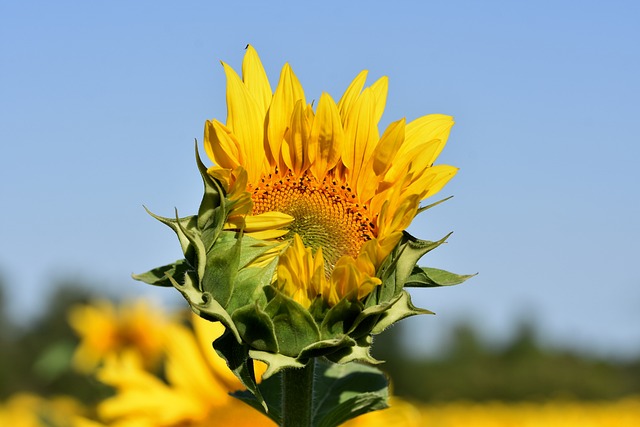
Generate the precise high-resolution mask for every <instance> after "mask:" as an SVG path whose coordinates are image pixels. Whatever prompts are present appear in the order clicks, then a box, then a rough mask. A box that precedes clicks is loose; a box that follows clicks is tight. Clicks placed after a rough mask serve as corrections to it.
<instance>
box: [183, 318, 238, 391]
mask: <svg viewBox="0 0 640 427" xmlns="http://www.w3.org/2000/svg"><path fill="white" fill-rule="evenodd" d="M191 324H192V325H193V329H194V334H195V337H196V340H197V342H198V345H199V346H200V348H201V349H202V354H203V355H204V357H205V359H206V360H207V363H208V364H209V366H210V367H211V369H212V371H213V372H214V374H215V375H216V377H217V378H218V379H219V380H220V381H222V382H223V383H224V384H225V385H226V389H227V390H228V391H235V390H239V389H241V388H242V383H241V382H240V381H239V380H238V378H237V377H236V376H235V375H234V374H233V372H231V370H230V369H229V368H228V366H227V362H226V361H225V360H224V359H223V358H222V357H220V356H218V353H216V352H215V351H211V343H212V342H213V341H215V340H216V339H217V338H219V337H220V336H221V335H222V334H223V333H224V326H223V325H222V323H220V322H210V321H208V320H205V319H203V318H202V317H200V316H198V315H196V314H193V313H192V315H191Z"/></svg>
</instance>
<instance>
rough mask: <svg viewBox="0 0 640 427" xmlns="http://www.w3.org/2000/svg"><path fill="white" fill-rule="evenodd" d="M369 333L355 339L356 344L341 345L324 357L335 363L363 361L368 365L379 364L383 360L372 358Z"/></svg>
mask: <svg viewBox="0 0 640 427" xmlns="http://www.w3.org/2000/svg"><path fill="white" fill-rule="evenodd" d="M371 342H372V338H371V335H364V336H362V337H360V338H359V339H357V340H356V345H354V346H352V347H343V348H340V349H338V350H337V351H334V352H333V353H330V354H328V355H327V356H326V358H327V359H328V360H330V361H332V362H335V363H341V364H342V363H350V362H363V363H367V364H369V365H380V364H382V363H384V362H382V361H380V360H378V359H376V358H374V357H373V356H371V354H370V350H371Z"/></svg>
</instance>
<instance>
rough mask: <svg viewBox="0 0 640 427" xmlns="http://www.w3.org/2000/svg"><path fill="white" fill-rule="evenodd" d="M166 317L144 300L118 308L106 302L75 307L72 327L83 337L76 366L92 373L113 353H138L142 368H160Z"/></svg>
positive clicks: (72, 311)
mask: <svg viewBox="0 0 640 427" xmlns="http://www.w3.org/2000/svg"><path fill="white" fill-rule="evenodd" d="M167 317H168V316H167V314H166V313H164V312H163V311H162V310H160V309H159V308H157V307H152V306H151V305H150V304H149V303H148V302H145V301H143V300H139V301H132V302H129V303H126V304H123V305H121V306H120V307H118V308H116V307H115V306H114V305H113V304H112V303H111V302H109V301H106V300H101V301H96V302H95V303H93V304H90V305H79V306H76V307H73V308H72V309H71V310H70V312H69V324H70V325H71V327H72V328H73V330H74V331H75V332H76V334H78V336H79V337H80V345H79V346H78V347H77V349H76V351H75V353H74V357H73V364H74V366H75V367H76V368H77V369H78V370H79V371H81V372H85V373H91V372H92V371H94V370H95V369H96V368H97V367H98V366H99V364H100V362H101V361H103V360H104V359H105V358H106V357H108V356H109V355H111V354H113V353H120V352H123V351H127V350H131V349H135V354H139V356H140V359H141V361H142V363H143V365H144V366H145V367H147V368H152V367H154V366H156V365H157V363H158V361H159V357H160V355H161V352H162V345H163V338H162V331H163V329H164V327H165V326H166V324H167V322H168V319H167Z"/></svg>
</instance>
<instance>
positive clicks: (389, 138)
mask: <svg viewBox="0 0 640 427" xmlns="http://www.w3.org/2000/svg"><path fill="white" fill-rule="evenodd" d="M405 123H406V120H405V119H401V120H398V121H397V122H393V123H391V124H390V125H389V126H387V129H386V130H385V131H384V133H383V134H382V137H381V138H380V142H378V145H376V148H375V150H374V151H373V165H372V166H373V171H374V172H375V174H376V175H382V174H384V173H385V172H386V171H387V170H389V168H390V167H391V163H392V161H393V159H394V158H395V156H396V153H397V152H398V149H399V148H400V146H402V143H403V142H404V134H405Z"/></svg>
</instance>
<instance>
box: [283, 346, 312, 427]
mask: <svg viewBox="0 0 640 427" xmlns="http://www.w3.org/2000/svg"><path fill="white" fill-rule="evenodd" d="M315 364H316V361H315V359H314V358H312V359H311V360H310V361H309V363H307V366H305V367H304V368H302V369H285V370H284V371H283V372H282V427H309V426H311V411H312V407H313V382H314V381H313V380H314V376H313V371H314V368H315Z"/></svg>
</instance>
